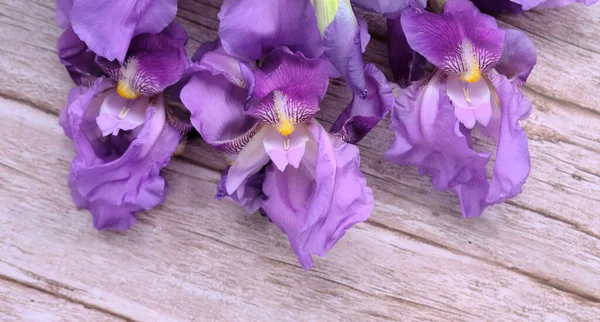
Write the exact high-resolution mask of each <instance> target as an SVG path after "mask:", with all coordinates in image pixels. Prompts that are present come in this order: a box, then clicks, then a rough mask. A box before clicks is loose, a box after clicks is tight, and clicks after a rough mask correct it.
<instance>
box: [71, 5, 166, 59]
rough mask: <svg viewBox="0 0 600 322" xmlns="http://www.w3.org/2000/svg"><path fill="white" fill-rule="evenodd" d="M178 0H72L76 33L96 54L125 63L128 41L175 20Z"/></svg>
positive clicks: (161, 28) (153, 32) (73, 22)
mask: <svg viewBox="0 0 600 322" xmlns="http://www.w3.org/2000/svg"><path fill="white" fill-rule="evenodd" d="M176 13H177V0H132V1H121V0H101V1H85V0H75V1H74V3H73V8H72V9H71V13H70V17H71V23H72V25H73V30H75V33H76V34H77V35H78V36H79V38H81V40H83V41H84V42H85V43H86V44H87V45H88V47H89V48H90V49H91V50H92V51H94V52H95V53H96V54H98V55H100V56H102V57H104V58H106V59H108V60H115V59H116V60H118V61H119V62H120V63H124V61H125V55H126V54H127V49H128V47H129V44H130V42H131V39H132V38H133V37H135V36H137V35H139V34H144V33H152V34H155V33H159V32H160V31H162V30H163V29H164V28H165V27H166V26H167V25H168V24H169V23H171V22H172V21H173V18H175V14H176Z"/></svg>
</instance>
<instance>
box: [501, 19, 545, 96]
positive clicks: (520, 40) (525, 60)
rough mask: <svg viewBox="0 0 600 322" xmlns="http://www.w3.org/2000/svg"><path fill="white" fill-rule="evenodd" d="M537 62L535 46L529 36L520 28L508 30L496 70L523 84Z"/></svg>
mask: <svg viewBox="0 0 600 322" xmlns="http://www.w3.org/2000/svg"><path fill="white" fill-rule="evenodd" d="M536 62H537V55H536V50H535V46H534V45H533V42H532V41H531V40H530V39H529V37H527V35H525V34H524V33H523V32H521V31H518V30H514V29H508V30H506V31H505V37H504V50H503V52H502V58H500V61H498V64H497V65H496V71H497V72H498V73H500V74H502V75H504V76H506V77H507V78H508V79H509V80H510V81H513V82H516V83H517V84H519V85H523V84H524V83H525V81H526V80H527V77H528V76H529V74H530V73H531V71H532V70H533V66H535V64H536Z"/></svg>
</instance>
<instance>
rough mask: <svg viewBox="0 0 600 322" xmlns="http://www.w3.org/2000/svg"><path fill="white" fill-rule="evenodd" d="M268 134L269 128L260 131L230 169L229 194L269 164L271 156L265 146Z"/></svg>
mask: <svg viewBox="0 0 600 322" xmlns="http://www.w3.org/2000/svg"><path fill="white" fill-rule="evenodd" d="M266 134H267V128H263V129H261V130H259V131H258V132H257V133H256V135H254V136H253V137H252V138H251V139H250V140H249V141H248V143H247V144H246V145H245V146H244V148H243V149H242V150H241V151H240V153H239V155H238V156H237V157H236V159H235V161H234V162H233V164H232V165H231V167H229V173H228V174H227V181H226V182H225V190H226V191H227V193H228V194H230V195H232V194H233V193H234V192H235V191H236V190H237V189H238V188H239V187H240V186H241V185H242V184H243V183H244V182H245V181H246V180H247V179H248V178H249V177H250V176H252V175H253V174H255V173H257V172H259V171H260V169H262V168H263V167H264V166H265V165H267V163H268V162H269V155H268V154H267V151H265V147H264V145H263V142H264V140H265V136H266Z"/></svg>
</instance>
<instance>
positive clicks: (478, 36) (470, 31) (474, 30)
mask: <svg viewBox="0 0 600 322" xmlns="http://www.w3.org/2000/svg"><path fill="white" fill-rule="evenodd" d="M452 1H459V2H460V1H463V0H448V2H447V3H446V6H448V5H449V4H450V8H456V7H458V8H464V6H458V5H457V6H454V7H453V6H452ZM492 19H493V18H491V17H489V16H486V15H484V14H481V13H478V12H477V10H476V9H474V10H465V11H458V12H448V13H443V14H441V15H436V14H433V13H430V12H427V11H424V10H420V9H407V10H404V11H403V12H402V17H401V22H402V28H403V30H404V32H405V35H406V40H407V41H408V43H409V44H410V46H411V48H413V49H414V50H415V51H417V52H418V53H420V54H421V55H423V56H424V57H425V58H427V60H428V61H429V62H431V63H432V64H434V65H435V66H436V67H438V68H440V69H442V70H444V71H445V72H448V73H456V74H461V73H462V74H466V75H467V76H466V78H469V77H472V76H474V75H475V76H480V74H479V71H486V70H490V69H492V68H493V67H494V65H495V64H496V62H498V60H499V59H500V57H501V55H502V44H503V41H504V31H503V30H500V29H497V28H495V22H492Z"/></svg>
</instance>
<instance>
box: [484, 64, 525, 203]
mask: <svg viewBox="0 0 600 322" xmlns="http://www.w3.org/2000/svg"><path fill="white" fill-rule="evenodd" d="M491 81H492V83H493V85H494V88H495V89H496V91H497V93H498V99H499V101H500V110H501V113H502V115H501V126H500V137H499V139H498V148H497V150H496V163H495V165H494V174H493V176H492V181H491V183H490V190H489V192H488V195H487V202H488V203H500V202H504V201H505V200H506V199H509V198H512V197H514V196H516V195H518V194H519V193H521V189H522V186H523V184H524V183H525V180H527V177H528V175H529V170H530V158H529V148H528V143H527V135H526V134H525V132H524V131H523V129H522V128H521V126H520V125H519V121H520V120H522V119H524V118H526V117H527V116H528V115H529V114H530V113H531V102H530V101H529V100H528V99H527V98H526V97H525V95H524V94H523V92H521V90H520V89H519V88H518V86H517V85H516V84H512V83H511V82H510V81H509V80H508V79H507V78H506V77H504V76H502V75H497V76H496V77H493V78H492V79H491Z"/></svg>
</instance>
